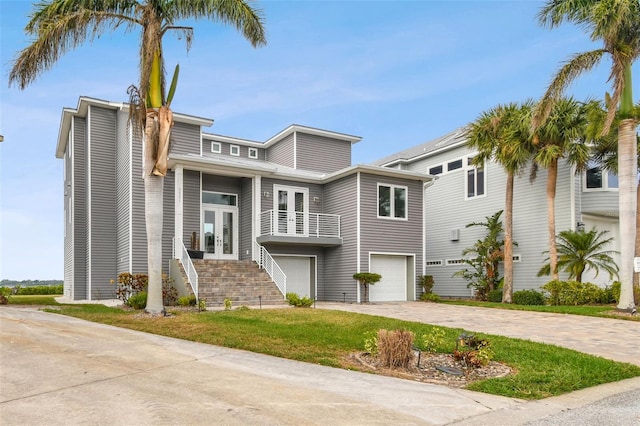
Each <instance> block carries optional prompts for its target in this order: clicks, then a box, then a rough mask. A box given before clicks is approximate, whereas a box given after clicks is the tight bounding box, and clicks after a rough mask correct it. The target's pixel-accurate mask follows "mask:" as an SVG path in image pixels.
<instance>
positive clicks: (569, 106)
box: [531, 98, 589, 280]
mask: <svg viewBox="0 0 640 426" xmlns="http://www.w3.org/2000/svg"><path fill="white" fill-rule="evenodd" d="M587 111H588V109H587V107H586V106H585V105H584V104H582V103H580V102H577V101H576V100H574V99H573V98H563V99H560V100H559V101H558V102H556V104H555V105H554V107H553V109H552V110H551V115H550V116H549V118H548V119H547V121H546V122H545V123H544V125H543V126H541V127H539V128H538V130H537V132H536V134H535V135H534V144H535V148H536V153H535V155H534V158H533V165H532V170H531V180H532V181H533V180H534V179H535V177H536V172H537V170H538V167H539V166H542V167H543V168H545V169H547V171H548V174H547V188H546V193H547V217H548V221H547V223H548V238H549V258H550V261H551V275H552V278H553V279H554V280H557V279H558V268H557V263H558V252H557V249H556V215H555V211H556V205H555V199H556V187H557V181H558V161H560V160H561V159H565V160H566V161H567V163H568V164H569V165H571V166H573V167H575V170H576V171H582V170H583V169H584V168H585V167H586V165H587V162H588V160H589V148H588V146H587V145H586V144H585V139H586V129H587Z"/></svg>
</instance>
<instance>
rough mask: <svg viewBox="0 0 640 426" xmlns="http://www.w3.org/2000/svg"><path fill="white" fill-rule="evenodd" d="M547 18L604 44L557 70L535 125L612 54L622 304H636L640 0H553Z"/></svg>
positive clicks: (610, 99) (544, 12) (543, 17)
mask: <svg viewBox="0 0 640 426" xmlns="http://www.w3.org/2000/svg"><path fill="white" fill-rule="evenodd" d="M538 18H539V20H540V22H541V24H543V25H546V26H549V27H551V28H554V27H557V26H559V25H560V24H562V23H563V22H564V21H569V22H573V23H575V24H577V25H579V26H581V27H583V28H584V29H585V30H586V31H587V32H589V33H590V34H589V35H590V38H591V40H593V41H601V42H602V47H601V48H600V49H596V50H593V51H589V52H584V53H578V54H575V55H574V56H573V57H571V58H570V59H569V61H567V62H566V63H565V64H564V65H563V66H562V67H561V68H560V70H559V71H558V73H557V74H556V75H555V77H554V78H553V80H552V81H551V84H550V85H549V88H548V89H547V92H546V93H545V95H544V97H543V98H542V101H541V102H540V104H539V108H538V109H537V112H536V114H535V116H534V121H533V127H536V126H539V125H540V124H541V123H543V122H544V121H545V120H546V119H547V117H548V116H549V114H550V112H551V109H552V107H553V104H554V103H555V102H556V101H557V99H559V98H560V96H561V95H562V93H563V92H564V91H565V89H566V88H567V87H568V86H569V84H570V83H571V82H573V80H575V79H576V78H577V77H578V76H579V75H581V74H583V73H584V72H587V71H590V70H592V69H593V68H594V67H595V66H596V65H598V64H599V63H600V61H601V60H602V59H603V58H604V57H605V56H606V57H609V58H610V59H611V64H612V65H611V74H610V76H609V80H610V81H611V82H612V93H611V95H610V96H607V109H608V111H609V113H608V115H607V119H606V121H605V125H604V129H603V133H608V132H609V129H610V127H611V124H612V123H613V120H614V117H615V114H616V109H618V114H619V116H620V124H619V126H618V180H619V213H618V215H619V219H620V252H621V265H620V281H621V283H622V286H621V292H620V300H619V302H618V309H625V310H630V309H633V307H634V302H633V279H632V277H633V254H634V243H635V236H636V209H637V200H636V191H637V184H638V183H637V162H636V155H637V147H636V143H635V139H636V138H635V129H636V126H637V123H638V120H637V119H636V118H634V117H633V92H632V82H631V66H632V64H633V63H634V62H635V61H636V60H637V59H638V56H640V2H638V0H581V1H576V0H548V1H547V2H546V4H545V6H544V7H543V8H542V9H541V10H540V12H539V13H538Z"/></svg>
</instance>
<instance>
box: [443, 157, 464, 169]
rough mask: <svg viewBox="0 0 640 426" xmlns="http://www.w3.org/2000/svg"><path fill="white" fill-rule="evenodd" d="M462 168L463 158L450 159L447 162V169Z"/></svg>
mask: <svg viewBox="0 0 640 426" xmlns="http://www.w3.org/2000/svg"><path fill="white" fill-rule="evenodd" d="M461 168H462V158H461V159H459V160H456V161H450V162H448V163H447V171H448V172H450V171H452V170H457V169H461Z"/></svg>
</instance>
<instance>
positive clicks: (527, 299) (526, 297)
mask: <svg viewBox="0 0 640 426" xmlns="http://www.w3.org/2000/svg"><path fill="white" fill-rule="evenodd" d="M513 303H515V304H516V305H544V294H542V293H541V292H539V291H536V290H519V291H516V292H515V293H513Z"/></svg>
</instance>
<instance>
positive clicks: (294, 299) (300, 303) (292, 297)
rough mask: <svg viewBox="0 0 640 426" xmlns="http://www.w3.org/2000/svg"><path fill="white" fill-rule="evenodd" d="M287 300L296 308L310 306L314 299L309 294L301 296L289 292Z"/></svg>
mask: <svg viewBox="0 0 640 426" xmlns="http://www.w3.org/2000/svg"><path fill="white" fill-rule="evenodd" d="M287 302H289V305H291V306H295V307H296V308H308V307H309V306H311V305H313V299H310V298H308V297H307V296H304V297H300V296H299V295H298V294H296V293H287Z"/></svg>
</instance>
